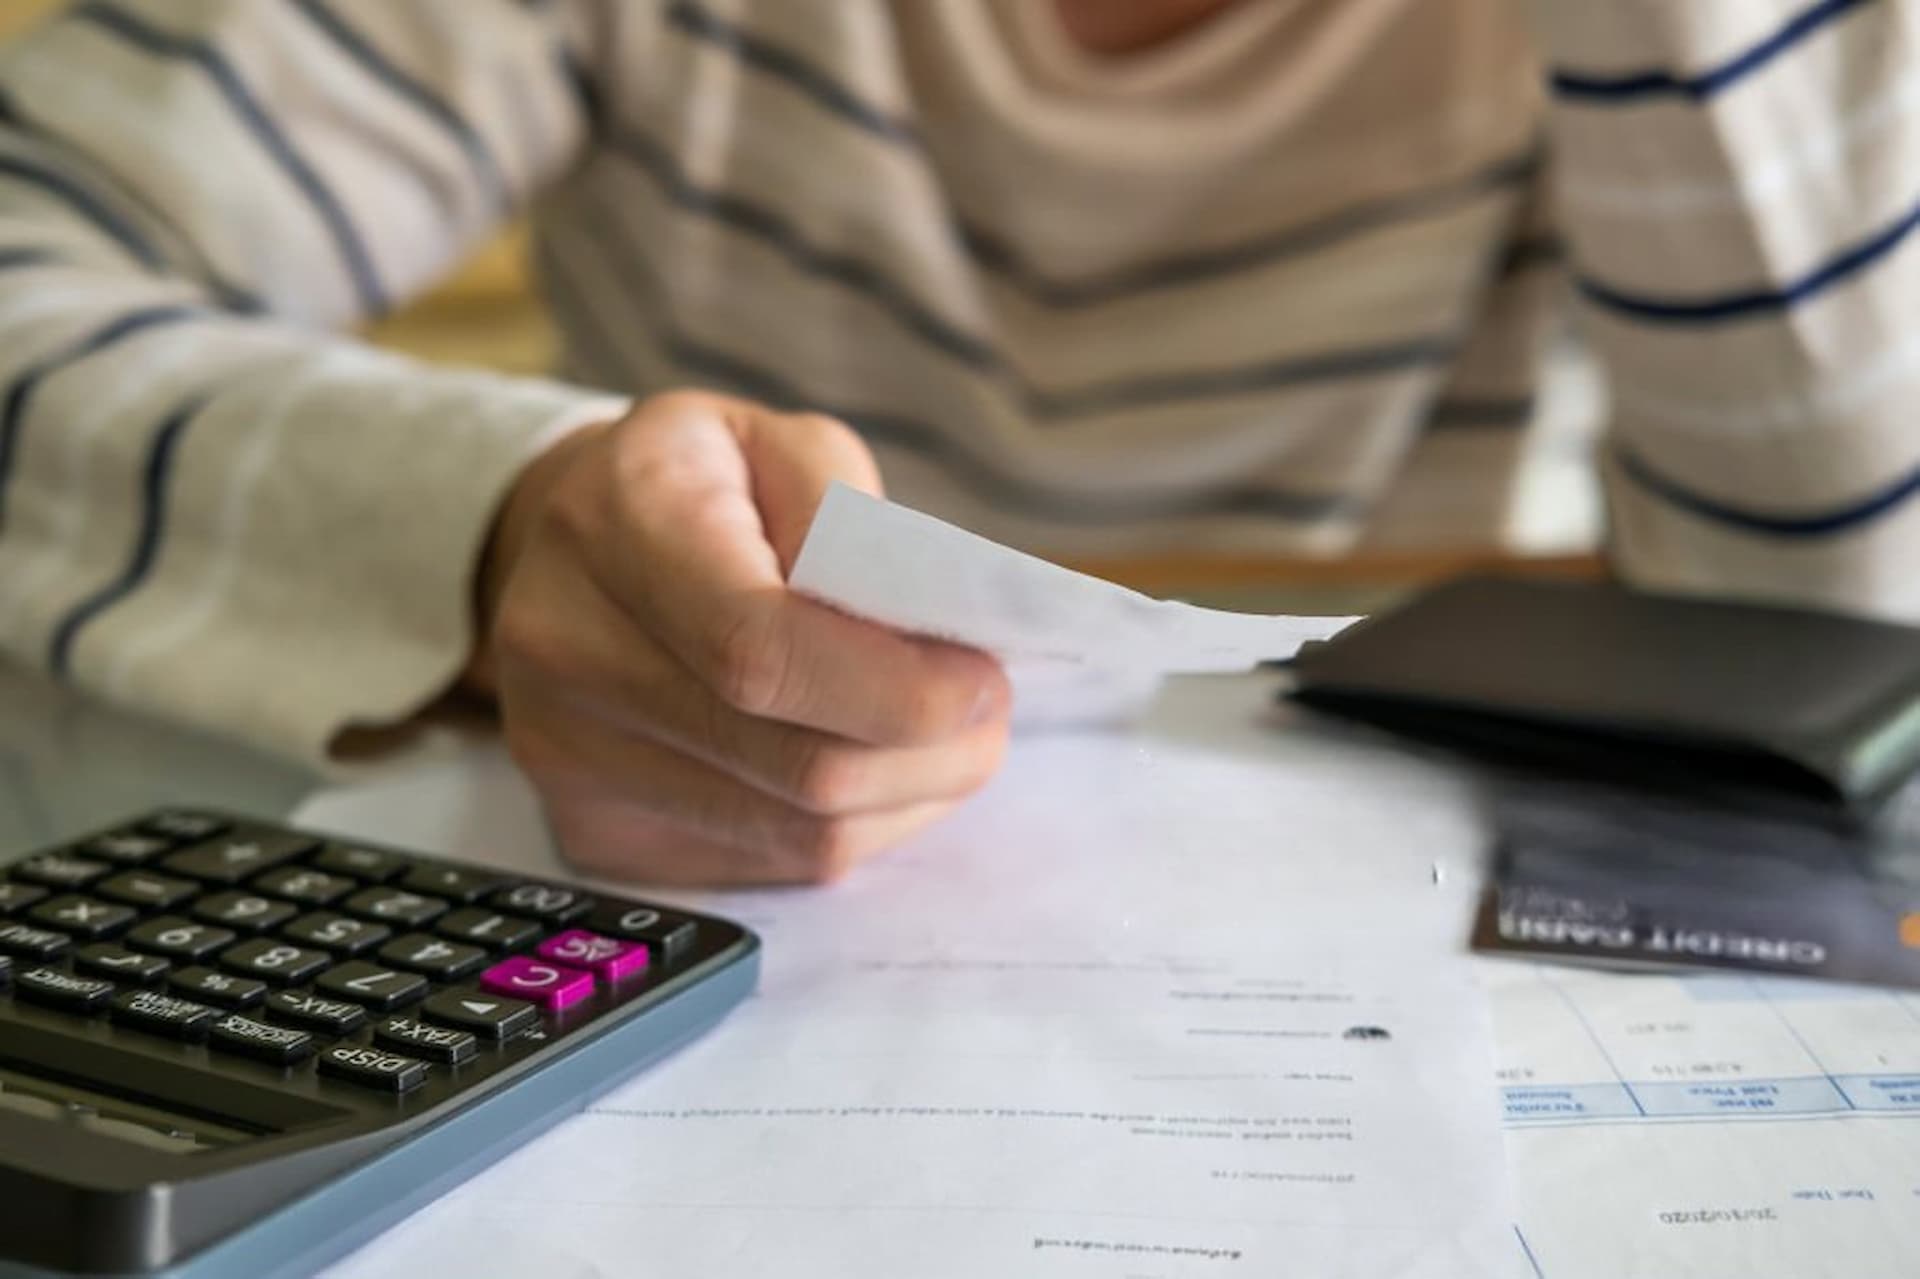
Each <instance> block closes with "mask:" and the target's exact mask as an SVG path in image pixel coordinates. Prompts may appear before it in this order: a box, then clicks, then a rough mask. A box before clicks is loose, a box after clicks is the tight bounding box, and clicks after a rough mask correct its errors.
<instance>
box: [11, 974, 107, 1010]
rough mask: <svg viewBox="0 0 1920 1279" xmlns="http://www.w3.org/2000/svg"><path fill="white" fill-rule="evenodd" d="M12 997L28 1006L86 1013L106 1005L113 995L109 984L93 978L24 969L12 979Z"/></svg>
mask: <svg viewBox="0 0 1920 1279" xmlns="http://www.w3.org/2000/svg"><path fill="white" fill-rule="evenodd" d="M14 994H15V995H17V996H19V997H20V998H21V999H24V1000H27V1001H28V1002H29V1003H35V1004H45V1005H47V1006H48V1007H50V1008H59V1009H62V1010H63V1011H66V1012H70V1013H90V1012H95V1011H97V1010H98V1009H100V1008H102V1007H104V1006H105V1005H106V1002H107V1000H108V999H109V998H111V997H112V995H113V983H112V982H110V981H101V980H100V979H99V978H97V977H75V976H72V975H71V974H69V973H63V972H61V971H60V970H59V969H57V968H28V969H26V970H24V971H23V972H21V974H20V976H19V977H18V978H16V979H15V989H14Z"/></svg>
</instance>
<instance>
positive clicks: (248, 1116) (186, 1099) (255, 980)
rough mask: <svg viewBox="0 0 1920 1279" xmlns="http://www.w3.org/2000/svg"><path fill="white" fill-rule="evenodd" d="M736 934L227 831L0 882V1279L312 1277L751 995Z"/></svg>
mask: <svg viewBox="0 0 1920 1279" xmlns="http://www.w3.org/2000/svg"><path fill="white" fill-rule="evenodd" d="M758 957H759V944H758V942H757V940H756V939H755V938H754V936H753V934H752V933H750V932H748V931H747V930H745V929H743V928H741V927H739V926H738V925H735V924H732V923H729V922H727V921H725V920H721V919H717V918H713V917H711V916H707V915H700V914H694V913H690V912H686V911H680V910H670V909H667V908H666V907H663V906H656V905H652V904H649V903H646V902H642V901H635V900H630V899H627V898H625V897H615V896H610V895H606V894H601V893H590V892H587V891H585V890H583V889H581V888H579V887H577V886H574V885H569V884H565V883H555V882H549V881H545V880H537V879H534V878H531V877H527V876H521V875H513V874H508V873H504V872H501V871H498V870H492V869H488V868H485V867H481V866H471V865H464V864H461V863H458V862H452V861H447V860H444V859H441V858H437V857H427V856H422V855H420V854H417V853H408V852H403V851H400V850H397V849H392V848H384V847H379V846H377V845H373V844H368V843H362V842H360V841H357V840H343V839H336V838H330V837H327V836H324V835H319V834H313V833H309V832H305V831H299V830H293V829H289V828H287V827H284V826H281V825H277V824H273V823H268V822H261V821H255V820H249V819H245V818H241V817H237V816H233V815H229V814H223V813H213V812H202V811H197V810H194V811H189V810H184V809H181V810H169V811H163V812H155V813H150V814H147V815H145V816H143V817H140V818H138V819H136V820H132V821H127V822H122V823H120V824H118V825H115V826H113V827H111V828H109V829H106V830H102V831H100V832H98V833H96V834H94V835H91V836H88V837H86V838H83V839H79V840H75V841H72V842H70V843H66V844H62V845H59V846H58V847H55V848H51V849H47V850H45V851H42V852H38V853H34V854H32V855H29V856H26V857H22V858H20V859H18V860H15V861H12V862H10V863H9V864H6V865H0V1279H49V1277H56V1279H65V1277H66V1276H143V1277H146V1276H165V1277H166V1279H215V1277H216V1276H217V1277H219V1279H293V1277H295V1276H308V1275H311V1274H312V1273H313V1272H314V1271H316V1270H318V1269H320V1268H321V1267H322V1266H324V1265H326V1264H327V1263H328V1262H330V1261H332V1260H334V1259H336V1258H338V1257H340V1256H342V1255H344V1254H345V1253H346V1252H347V1251H349V1250H351V1249H352V1248H353V1247H355V1246H356V1245H358V1244H360V1243H362V1242H365V1241H366V1240H367V1239H369V1238H371V1237H372V1236H373V1235H375V1234H377V1233H378V1232H379V1231H381V1230H383V1229H385V1228H386V1227H388V1226H390V1225H392V1224H393V1223H395V1222H396V1221H398V1220H399V1219H400V1218H401V1217H403V1216H405V1215H406V1214H407V1213H409V1212H411V1211H413V1210H414V1209H416V1208H418V1207H420V1206H421V1205H423V1204H425V1203H427V1202H428V1201H430V1200H431V1199H433V1198H435V1197H436V1196H438V1195H440V1194H442V1193H444V1192H445V1191H447V1190H448V1189H450V1188H452V1187H453V1186H454V1185H456V1184H457V1183H458V1182H459V1181H461V1180H462V1179H464V1178H466V1177H468V1176H470V1175H472V1174H473V1173H474V1172H477V1171H478V1170H479V1169H480V1168H482V1167H484V1166H485V1165H486V1164H488V1163H490V1162H492V1161H493V1160H496V1159H498V1158H500V1157H501V1156H502V1155H505V1154H506V1153H508V1152H510V1151H512V1150H513V1149H514V1148H516V1147H517V1146H519V1145H521V1144H522V1143H523V1142H525V1141H527V1140H528V1139H529V1138H531V1137H532V1136H534V1135H535V1134H536V1133H538V1132H540V1131H541V1130H543V1129H545V1128H547V1127H549V1126H550V1125H552V1124H553V1123H554V1122H556V1121H557V1120H558V1119H560V1118H562V1117H564V1116H565V1115H567V1114H569V1113H571V1112H573V1111H577V1110H579V1109H581V1108H582V1107H584V1106H585V1105H586V1104H587V1103H588V1102H590V1101H591V1100H592V1099H593V1098H595V1097H596V1096H598V1095H599V1094H601V1093H602V1092H604V1091H606V1090H607V1089H608V1088H610V1087H612V1086H613V1085H614V1084H616V1083H618V1082H620V1081H621V1080H623V1079H624V1078H626V1077H627V1076H628V1075H630V1074H632V1073H633V1072H634V1071H636V1070H638V1069H639V1068H641V1067H643V1066H645V1065H646V1064H647V1063H649V1062H651V1061H654V1060H656V1059H658V1058H659V1057H661V1056H662V1055H664V1054H666V1053H668V1052H670V1051H672V1050H673V1049H675V1048H676V1047H678V1046H679V1045H681V1044H684V1043H686V1042H687V1041H688V1040H690V1039H691V1038H693V1037H694V1036H696V1035H698V1034H699V1033H701V1032H702V1031H703V1030H705V1029H707V1028H708V1027H710V1026H712V1025H713V1024H714V1023H715V1022H716V1021H718V1020H719V1019H720V1018H721V1017H723V1016H724V1015H725V1014H726V1012H727V1010H728V1009H730V1008H731V1007H732V1006H733V1005H735V1004H736V1003H738V1002H739V1001H740V1000H741V999H743V998H744V997H745V996H746V995H747V994H748V993H749V992H750V991H751V990H752V988H753V985H754V981H755V977H756V973H757V969H758Z"/></svg>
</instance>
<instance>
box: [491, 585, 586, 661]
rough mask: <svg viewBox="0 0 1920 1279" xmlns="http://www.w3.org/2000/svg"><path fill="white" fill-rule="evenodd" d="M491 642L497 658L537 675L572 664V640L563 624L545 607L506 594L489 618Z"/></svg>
mask: <svg viewBox="0 0 1920 1279" xmlns="http://www.w3.org/2000/svg"><path fill="white" fill-rule="evenodd" d="M493 642H494V648H495V651H496V652H497V653H498V654H499V656H500V660H501V661H502V662H503V663H504V664H506V665H509V666H513V667H517V668H520V669H523V670H528V671H532V672H534V673H536V674H541V675H557V674H561V673H563V672H566V671H568V670H570V669H571V668H572V667H573V665H574V656H573V650H574V643H573V640H572V637H571V636H569V635H568V633H567V628H566V627H564V626H559V625H556V624H555V623H554V620H553V617H552V615H551V613H549V611H548V610H546V609H543V608H540V607H537V606H535V605H533V604H530V603H528V602H526V601H524V600H520V599H516V598H513V597H511V596H509V597H508V598H507V599H505V600H503V601H502V602H501V605H500V610H499V612H498V613H497V614H496V615H495V616H494V619H493Z"/></svg>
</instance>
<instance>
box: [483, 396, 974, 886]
mask: <svg viewBox="0 0 1920 1279" xmlns="http://www.w3.org/2000/svg"><path fill="white" fill-rule="evenodd" d="M833 480H840V481H843V482H845V483H847V484H850V485H853V486H855V487H858V488H861V489H865V490H867V491H868V492H876V493H877V492H878V491H879V475H878V472H877V470H876V468H875V466H874V463H873V459H872V456H871V455H870V454H869V453H868V451H867V449H866V446H865V445H864V444H863V443H861V441H860V439H859V438H858V437H857V436H856V435H855V434H854V433H853V432H852V431H850V430H849V429H848V428H847V427H845V426H843V425H841V424H840V423H838V422H835V421H833V420H831V419H828V418H823V417H818V416H812V415H795V414H783V413H776V412H774V411H772V410H770V409H766V408H764V407H761V406H759V405H756V404H752V403H749V402H746V401H743V400H736V399H730V398H727V397H723V396H718V395H708V394H702V393H696V392H680V393H675V394H671V395H664V396H660V397H657V398H654V399H651V400H647V401H644V402H642V403H640V404H637V405H636V406H635V407H634V408H633V409H632V410H631V411H630V412H629V413H628V414H627V416H626V417H624V418H622V419H621V420H619V421H617V422H611V423H606V424H603V425H599V426H593V427H588V428H585V429H583V430H581V431H578V432H576V433H574V434H572V435H569V436H567V437H566V438H565V439H563V440H562V441H561V442H560V443H558V444H557V445H555V446H554V447H553V448H552V449H550V450H549V451H548V452H547V453H545V454H543V455H542V456H541V457H540V458H539V459H538V460H537V461H536V462H535V463H534V464H533V465H532V466H531V467H530V468H529V469H528V470H527V472H526V473H525V474H524V475H523V476H522V477H521V479H520V480H519V482H518V483H517V485H516V486H515V488H514V490H513V492H512V494H511V495H510V496H509V497H508V499H507V502H506V504H505V506H504V508H503V510H502V512H501V515H500V517H499V520H498V522H497V524H496V526H495V530H494V536H493V540H492V542H491V543H490V546H489V550H488V554H487V561H486V565H485V567H484V569H483V575H482V582H481V590H480V594H481V608H482V620H483V631H484V638H483V640H482V643H481V646H480V648H479V650H478V651H477V653H476V656H475V660H474V663H473V665H472V668H471V670H470V676H469V682H470V683H471V684H473V685H475V686H476V687H478V688H480V689H481V690H483V691H485V692H488V693H491V694H492V695H493V696H494V697H495V698H496V699H497V700H498V703H499V706H500V711H501V715H502V719H503V724H504V730H505V735H506V741H507V745H508V748H509V749H510V750H511V752H512V754H513V757H514V759H515V760H516V761H517V762H518V764H519V765H520V767H521V768H522V769H523V770H524V771H525V772H526V773H527V775H528V776H529V777H530V778H531V779H532V781H533V784H534V786H535V787H536V788H537V789H538V790H539V792H540V795H541V798H542V801H543V802H544V804H545V806H546V810H547V814H548V818H549V820H550V823H551V825H552V828H553V831H554V833H555V836H556V838H557V839H558V840H559V842H560V844H561V846H562V848H563V849H564V850H565V852H566V853H567V855H568V857H569V858H570V859H571V860H573V861H574V862H575V863H576V864H577V865H578V866H579V867H580V868H581V869H582V870H585V871H588V872H591V873H595V874H603V875H609V876H618V877H623V878H639V879H647V880H651V881H654V882H662V883H665V882H673V883H705V884H714V883H771V882H823V881H826V880H831V879H833V878H835V877H837V876H839V875H841V874H843V873H844V872H845V871H846V870H848V869H849V868H850V867H852V866H853V865H855V864H856V863H858V862H860V861H862V860H863V859H865V858H867V857H869V856H871V855H873V854H874V853H876V852H878V851H880V850H881V849H883V848H885V847H887V846H888V845H890V844H893V843H895V842H896V841H898V840H900V839H902V838H904V837H905V836H907V835H909V834H911V833H912V832H914V831H915V830H918V829H920V828H921V827H923V826H925V825H927V824H928V823H930V822H932V821H934V820H936V819H937V818H939V817H941V816H942V815H944V814H945V813H946V812H948V811H949V810H950V809H952V808H953V807H954V806H955V805H956V804H958V803H959V802H960V800H961V799H963V798H964V797H966V796H967V795H968V794H970V793H972V792H973V791H974V790H976V789H977V788H978V787H980V786H981V785H983V784H984V783H985V782H986V780H987V779H988V778H989V777H991V776H992V774H993V772H994V770H995V769H996V768H997V767H998V765H999V762H1000V759H1001V756H1002V754H1003V753H1004V750H1005V746H1006V740H1007V717H1008V711H1009V708H1010V703H1011V695H1010V692H1009V690H1008V687H1007V682H1006V678H1005V676H1004V674H1003V673H1002V672H1001V671H1000V669H999V666H998V664H997V663H996V662H994V661H993V659H991V658H990V657H987V656H985V655H984V654H981V653H978V652H975V651H972V650H970V649H964V648H959V647H955V646H953V645H949V644H941V643H937V642H934V641H930V640H922V639H918V638H914V637H909V636H904V635H900V634H898V633H896V632H893V631H889V630H886V629H885V628H882V627H880V626H876V625H873V624H871V623H868V622H864V621H860V620H857V619H854V618H851V617H848V616H846V615H844V614H841V613H838V612H836V611H834V610H833V609H830V608H828V607H826V606H825V605H822V604H819V603H817V602H815V601H812V600H809V599H806V598H804V597H802V596H799V595H796V594H794V593H793V592H791V591H789V590H788V589H787V587H786V572H787V570H788V569H790V568H791V567H792V563H793V559H794V556H796V555H797V554H798V553H799V549H800V543H801V541H802V540H803V539H804V537H805V535H806V530H807V526H808V524H809V522H810V521H811V519H812V517H813V512H814V510H815V508H816V507H817V506H818V505H819V501H820V497H821V495H822V494H823V493H824V492H825V490H826V487H827V485H828V483H829V482H830V481H833Z"/></svg>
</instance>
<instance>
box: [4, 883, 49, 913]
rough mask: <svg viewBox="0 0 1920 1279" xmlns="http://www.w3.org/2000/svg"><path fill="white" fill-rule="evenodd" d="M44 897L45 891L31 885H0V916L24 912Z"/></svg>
mask: <svg viewBox="0 0 1920 1279" xmlns="http://www.w3.org/2000/svg"><path fill="white" fill-rule="evenodd" d="M46 895H47V890H46V889H44V888H36V887H34V886H33V885H32V884H0V915H11V914H14V913H15V912H17V911H22V910H25V909H26V908H27V907H29V906H31V905H33V904H34V903H35V902H37V901H39V900H41V899H42V898H43V897H45V896H46Z"/></svg>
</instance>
